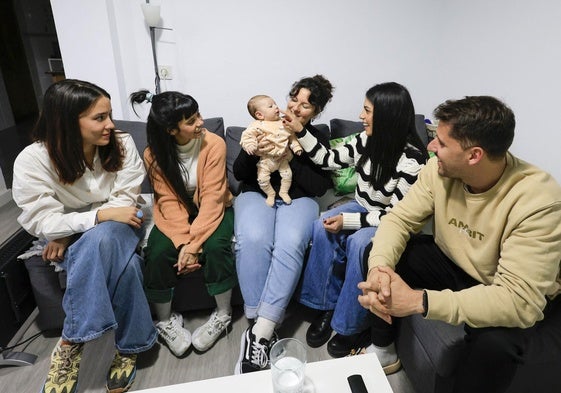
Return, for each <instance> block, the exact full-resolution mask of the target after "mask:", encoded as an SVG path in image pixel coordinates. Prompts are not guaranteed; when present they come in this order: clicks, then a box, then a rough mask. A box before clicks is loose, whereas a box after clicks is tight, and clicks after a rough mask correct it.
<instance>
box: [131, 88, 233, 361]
mask: <svg viewBox="0 0 561 393" xmlns="http://www.w3.org/2000/svg"><path fill="white" fill-rule="evenodd" d="M130 99H131V103H132V104H133V106H134V104H135V103H142V102H150V103H151V108H150V113H149V115H148V120H147V123H146V134H147V141H148V147H147V148H146V150H145V151H144V162H145V164H146V168H147V170H148V178H149V179H150V183H151V184H152V187H153V189H154V208H153V213H154V214H153V216H154V227H153V228H152V230H151V232H150V235H149V237H148V243H147V245H146V247H145V249H144V260H145V268H144V286H145V291H146V296H147V298H148V301H149V302H150V303H151V305H152V306H153V309H154V311H155V313H156V317H157V319H158V322H157V323H156V329H157V330H158V333H159V335H160V337H161V338H162V339H163V340H164V341H165V343H166V344H167V346H168V347H169V349H170V350H171V352H172V353H173V354H175V355H176V356H181V355H183V354H184V353H185V352H186V351H187V349H188V348H189V346H190V345H191V343H192V344H193V346H194V347H195V348H196V349H197V350H199V351H206V350H207V349H209V348H210V347H211V346H212V345H213V344H214V343H215V342H216V340H218V338H219V337H220V336H221V334H222V333H223V332H225V330H226V329H227V327H228V326H229V325H230V324H231V321H232V309H231V305H230V300H231V296H232V288H233V287H234V286H235V285H236V284H237V277H236V270H235V264H234V255H233V252H232V236H233V232H234V212H233V208H232V207H231V204H232V194H231V193H230V191H229V190H228V184H227V180H226V144H225V142H224V140H223V139H222V138H220V137H219V136H218V135H216V134H213V133H211V132H208V131H207V130H206V129H205V128H203V125H204V121H203V118H202V116H201V114H200V112H199V105H198V103H197V101H195V99H194V98H193V97H191V96H189V95H187V94H182V93H179V92H175V91H168V92H164V93H161V94H156V95H153V94H151V93H149V92H148V91H147V90H141V91H138V92H136V93H133V94H131V97H130ZM199 268H202V269H203V274H204V279H205V283H206V287H207V291H208V293H209V294H210V295H211V296H214V299H215V300H216V304H217V307H216V310H214V312H213V313H212V315H211V316H210V319H209V320H208V321H207V322H206V323H205V324H203V325H202V326H201V327H199V328H198V329H196V330H195V331H194V332H193V334H192V335H191V333H190V332H189V331H188V330H187V329H185V328H184V327H183V316H182V315H181V314H179V313H177V312H172V310H171V301H172V296H173V289H174V288H175V286H176V284H177V280H178V278H179V276H181V275H183V274H187V273H190V272H193V271H195V270H197V269H199Z"/></svg>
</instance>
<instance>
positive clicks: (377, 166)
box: [357, 82, 428, 190]
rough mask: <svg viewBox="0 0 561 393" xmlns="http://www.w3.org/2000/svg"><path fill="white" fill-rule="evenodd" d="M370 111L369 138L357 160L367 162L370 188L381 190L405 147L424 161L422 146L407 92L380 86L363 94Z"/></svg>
mask: <svg viewBox="0 0 561 393" xmlns="http://www.w3.org/2000/svg"><path fill="white" fill-rule="evenodd" d="M366 99H367V100H368V101H370V102H371V103H372V106H373V108H374V114H373V120H372V126H371V127H372V135H371V136H369V137H368V140H367V142H366V147H365V151H364V152H363V154H362V155H361V157H360V159H359V160H358V163H357V166H359V167H360V166H362V165H363V164H364V163H365V162H366V161H367V160H368V159H370V184H371V185H372V186H373V187H374V189H378V190H379V189H382V188H383V187H384V185H385V184H386V183H387V182H388V181H389V180H390V179H391V177H392V175H394V174H395V170H396V167H397V162H398V161H399V158H400V157H401V155H402V153H403V152H404V150H405V149H406V145H407V144H408V143H409V144H410V145H412V146H414V147H415V148H416V149H418V150H420V151H421V153H422V154H423V156H424V157H425V159H428V152H427V149H426V146H424V145H423V142H422V141H421V138H420V137H419V135H418V134H417V130H416V128H415V108H414V107H413V100H412V99H411V95H410V94H409V91H408V90H407V89H406V88H405V87H404V86H402V85H400V84H399V83H396V82H387V83H381V84H378V85H376V86H374V87H371V88H370V89H368V91H367V92H366Z"/></svg>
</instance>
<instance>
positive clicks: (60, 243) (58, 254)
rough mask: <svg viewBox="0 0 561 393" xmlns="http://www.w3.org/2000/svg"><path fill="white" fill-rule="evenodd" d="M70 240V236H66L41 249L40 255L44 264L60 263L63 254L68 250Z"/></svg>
mask: <svg viewBox="0 0 561 393" xmlns="http://www.w3.org/2000/svg"><path fill="white" fill-rule="evenodd" d="M71 240H72V236H67V237H61V238H60V239H56V240H51V241H50V242H48V243H47V245H46V246H45V248H43V253H42V254H41V256H42V257H43V260H44V261H45V262H46V261H51V262H62V260H63V259H64V252H65V251H66V249H67V248H68V245H69V244H70V241H71Z"/></svg>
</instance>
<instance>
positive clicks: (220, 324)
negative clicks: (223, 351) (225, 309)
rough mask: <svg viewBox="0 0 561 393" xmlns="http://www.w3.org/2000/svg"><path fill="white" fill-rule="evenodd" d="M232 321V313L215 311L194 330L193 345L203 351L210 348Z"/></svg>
mask: <svg viewBox="0 0 561 393" xmlns="http://www.w3.org/2000/svg"><path fill="white" fill-rule="evenodd" d="M231 321H232V316H231V315H230V314H225V315H218V312H217V311H214V312H213V313H212V315H211V316H210V318H209V319H208V321H207V322H206V323H205V324H204V325H202V326H200V327H198V328H197V329H196V330H195V331H194V332H193V346H194V347H195V348H196V349H197V350H199V351H201V352H204V351H206V350H208V349H209V348H210V347H212V345H213V344H214V343H215V342H216V340H218V337H220V335H221V334H222V332H223V331H225V330H226V329H227V328H228V326H229V325H230V322H231Z"/></svg>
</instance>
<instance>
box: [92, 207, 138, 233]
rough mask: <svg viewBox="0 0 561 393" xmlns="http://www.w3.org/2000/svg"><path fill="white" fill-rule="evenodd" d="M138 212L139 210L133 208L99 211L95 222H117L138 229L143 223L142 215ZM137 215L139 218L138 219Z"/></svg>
mask: <svg viewBox="0 0 561 393" xmlns="http://www.w3.org/2000/svg"><path fill="white" fill-rule="evenodd" d="M139 211H141V210H140V209H138V208H136V207H134V206H125V207H108V208H106V209H99V210H98V211H97V222H98V223H99V222H104V221H117V222H122V223H123V224H128V225H130V226H131V227H133V228H137V229H138V228H140V227H141V226H142V222H143V221H144V220H143V219H142V215H140V214H139V213H138V212H139ZM139 215H140V218H139V217H138V216H139Z"/></svg>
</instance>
